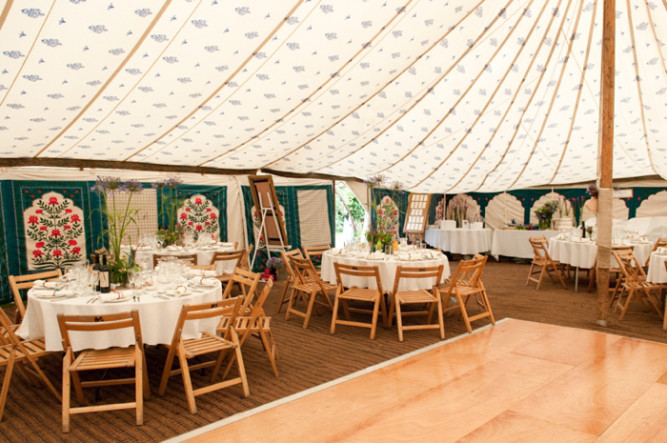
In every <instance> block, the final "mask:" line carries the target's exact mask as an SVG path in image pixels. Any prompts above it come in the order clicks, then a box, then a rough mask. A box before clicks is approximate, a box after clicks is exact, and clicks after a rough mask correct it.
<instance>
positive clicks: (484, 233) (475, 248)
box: [424, 228, 493, 255]
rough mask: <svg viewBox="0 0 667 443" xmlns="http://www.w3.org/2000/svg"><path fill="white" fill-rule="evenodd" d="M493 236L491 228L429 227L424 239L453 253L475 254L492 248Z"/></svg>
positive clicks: (431, 244)
mask: <svg viewBox="0 0 667 443" xmlns="http://www.w3.org/2000/svg"><path fill="white" fill-rule="evenodd" d="M492 237H493V231H492V230H491V229H466V228H456V229H439V228H427V229H426V234H425V235H424V241H425V242H426V243H427V244H428V245H429V246H431V247H434V248H438V249H441V250H443V251H446V252H451V253H452V254H462V255H473V254H477V253H479V252H484V251H488V250H490V249H491V239H492Z"/></svg>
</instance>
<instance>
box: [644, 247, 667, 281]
mask: <svg viewBox="0 0 667 443" xmlns="http://www.w3.org/2000/svg"><path fill="white" fill-rule="evenodd" d="M665 262H667V254H666V253H662V252H658V251H654V252H653V253H651V257H650V258H649V261H648V271H646V281H647V282H649V283H660V284H662V283H667V269H666V268H665Z"/></svg>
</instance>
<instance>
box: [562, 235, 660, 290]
mask: <svg viewBox="0 0 667 443" xmlns="http://www.w3.org/2000/svg"><path fill="white" fill-rule="evenodd" d="M613 246H632V247H633V253H634V255H635V257H636V258H637V261H638V262H639V264H640V265H643V264H644V263H646V260H647V258H648V256H649V254H650V253H651V249H653V245H652V244H651V243H650V242H648V241H646V242H644V241H622V242H615V243H614V244H612V247H613ZM597 250H598V249H597V244H596V243H595V241H593V240H591V239H590V238H575V239H566V238H558V237H554V238H551V239H550V240H549V255H550V256H551V258H552V259H553V260H555V261H558V262H560V263H562V264H567V265H570V266H572V267H574V268H575V276H574V290H575V292H577V290H578V283H579V268H583V269H592V268H593V267H594V266H595V260H596V258H597ZM611 266H612V267H618V264H617V263H616V260H615V259H613V257H612V262H611Z"/></svg>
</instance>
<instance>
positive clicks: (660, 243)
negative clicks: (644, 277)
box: [644, 237, 667, 268]
mask: <svg viewBox="0 0 667 443" xmlns="http://www.w3.org/2000/svg"><path fill="white" fill-rule="evenodd" d="M658 248H667V238H663V237H660V238H659V239H657V240H656V241H655V244H654V245H653V249H651V254H652V253H654V252H655V251H656V249H658ZM651 254H649V255H648V256H647V257H646V263H644V267H645V268H648V262H650V261H651Z"/></svg>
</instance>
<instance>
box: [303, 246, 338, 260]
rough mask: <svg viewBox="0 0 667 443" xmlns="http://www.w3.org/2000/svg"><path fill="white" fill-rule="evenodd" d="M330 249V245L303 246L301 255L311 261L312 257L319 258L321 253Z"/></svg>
mask: <svg viewBox="0 0 667 443" xmlns="http://www.w3.org/2000/svg"><path fill="white" fill-rule="evenodd" d="M330 249H331V246H330V245H317V246H304V247H303V255H304V257H305V258H307V259H309V260H310V261H312V260H313V258H315V257H317V258H320V259H321V257H322V254H324V253H325V252H326V251H328V250H330Z"/></svg>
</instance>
